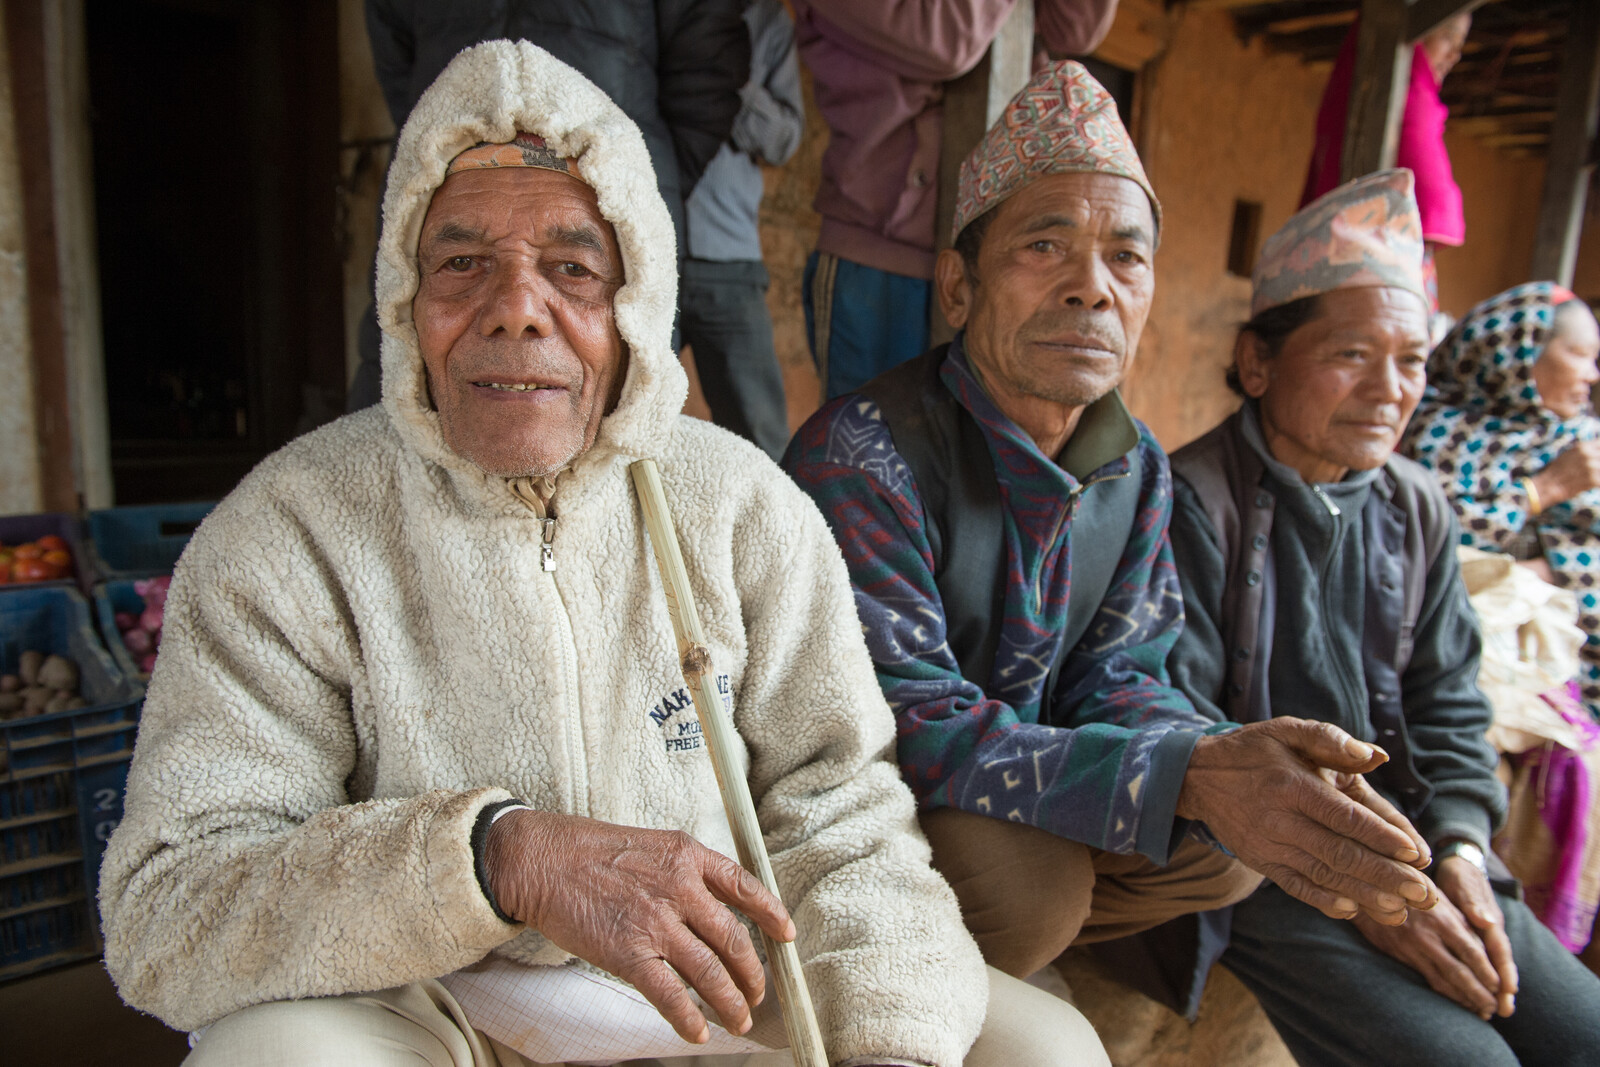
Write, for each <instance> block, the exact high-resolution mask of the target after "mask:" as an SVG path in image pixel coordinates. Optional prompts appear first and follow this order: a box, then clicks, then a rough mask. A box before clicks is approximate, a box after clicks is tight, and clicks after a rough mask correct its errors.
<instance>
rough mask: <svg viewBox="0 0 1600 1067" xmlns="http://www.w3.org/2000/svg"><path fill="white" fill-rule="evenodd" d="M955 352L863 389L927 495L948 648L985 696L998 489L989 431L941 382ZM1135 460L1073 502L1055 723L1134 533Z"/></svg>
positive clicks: (915, 362)
mask: <svg viewBox="0 0 1600 1067" xmlns="http://www.w3.org/2000/svg"><path fill="white" fill-rule="evenodd" d="M949 348H950V346H949V345H940V346H938V347H937V348H933V349H930V350H929V351H927V352H924V353H923V354H922V355H920V356H918V357H917V358H915V359H912V360H908V361H906V362H905V363H902V364H900V365H899V366H898V367H895V368H893V369H892V370H889V371H886V372H885V373H883V374H880V375H879V376H878V377H876V378H874V379H873V380H872V381H870V382H868V383H867V384H866V385H864V386H862V387H861V389H860V390H859V392H860V393H861V394H862V395H863V396H866V397H867V398H868V399H870V400H872V401H873V402H874V403H875V404H877V405H878V410H879V412H881V413H882V415H883V421H884V424H885V425H886V426H887V427H888V429H889V435H890V437H892V438H893V440H894V447H895V450H896V451H897V452H899V453H900V457H901V458H902V459H904V460H905V462H906V465H907V466H908V467H910V468H911V475H912V478H913V479H914V481H915V483H916V489H917V493H918V495H919V496H920V497H921V498H922V508H923V514H924V516H925V523H926V526H925V531H926V533H927V537H928V545H929V548H930V550H931V551H932V554H933V565H934V566H933V580H934V583H935V585H937V586H938V589H939V599H940V601H941V602H942V604H943V607H944V616H945V632H946V639H947V641H948V643H949V645H950V650H951V652H952V653H953V654H954V655H955V658H956V662H957V663H958V664H960V666H961V674H962V677H964V678H966V679H967V680H968V681H969V682H972V683H973V684H975V685H977V686H979V687H980V688H983V689H985V690H988V689H989V688H990V685H991V682H992V675H993V671H994V659H995V650H996V648H997V647H998V645H999V641H1000V627H1001V624H1002V622H1003V621H1004V616H1005V593H1006V547H1005V537H1004V531H1003V526H1002V513H1001V501H1000V485H999V481H998V480H997V479H996V477H995V473H994V463H993V460H992V457H991V456H990V453H989V445H988V441H987V440H986V439H985V438H984V435H983V430H982V428H981V427H980V426H979V425H978V422H977V420H976V419H974V418H973V417H972V414H971V412H969V411H967V409H966V408H964V407H962V406H961V403H960V401H958V400H957V399H956V397H955V395H954V394H953V393H951V391H950V390H949V389H948V388H946V387H945V384H944V382H943V380H942V379H941V378H940V377H939V368H940V367H941V366H943V365H944V361H945V357H946V355H947V354H948V352H949ZM1129 459H1130V461H1131V467H1130V470H1129V472H1128V473H1127V474H1125V475H1112V476H1109V477H1101V478H1093V477H1091V478H1089V479H1088V480H1086V481H1085V482H1083V483H1082V484H1081V485H1079V487H1078V488H1077V489H1076V490H1074V491H1073V495H1072V499H1071V501H1070V502H1069V505H1068V506H1069V511H1068V521H1067V522H1066V523H1064V524H1063V535H1064V536H1068V537H1070V538H1071V545H1072V548H1071V551H1072V571H1071V573H1072V586H1071V591H1070V597H1069V599H1068V602H1067V623H1066V628H1065V630H1064V631H1063V634H1062V641H1061V644H1060V645H1059V647H1058V649H1057V651H1056V655H1055V658H1054V660H1053V661H1052V663H1051V666H1050V672H1049V674H1048V675H1047V676H1046V679H1045V686H1044V691H1043V693H1042V694H1041V696H1040V700H1039V708H1040V713H1039V720H1040V721H1041V722H1050V721H1052V720H1053V719H1055V718H1056V716H1055V715H1054V707H1055V704H1054V695H1055V689H1056V682H1057V678H1058V676H1059V674H1060V670H1061V664H1062V661H1063V660H1064V659H1065V658H1066V653H1067V652H1068V651H1070V650H1071V649H1072V648H1074V647H1075V646H1076V645H1077V644H1078V642H1079V641H1080V640H1082V638H1083V636H1084V634H1085V633H1086V632H1087V631H1088V628H1089V624H1090V622H1091V621H1092V620H1093V618H1094V615H1095V612H1096V611H1098V610H1099V607H1100V602H1101V601H1102V600H1104V599H1105V595H1106V592H1107V591H1108V590H1109V589H1110V588H1111V582H1112V579H1113V578H1114V577H1115V575H1116V569H1117V563H1118V562H1119V561H1120V560H1121V558H1122V551H1123V548H1124V547H1125V546H1126V545H1127V542H1128V536H1129V534H1130V532H1131V531H1132V529H1133V522H1134V517H1135V514H1136V512H1137V510H1138V504H1139V484H1140V464H1139V454H1138V450H1137V448H1135V449H1134V451H1133V452H1132V453H1131V454H1130V455H1129ZM1070 710H1071V709H1065V711H1066V712H1070Z"/></svg>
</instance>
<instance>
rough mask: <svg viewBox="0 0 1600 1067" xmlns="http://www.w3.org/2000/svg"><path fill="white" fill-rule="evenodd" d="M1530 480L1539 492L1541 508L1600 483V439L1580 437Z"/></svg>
mask: <svg viewBox="0 0 1600 1067" xmlns="http://www.w3.org/2000/svg"><path fill="white" fill-rule="evenodd" d="M1530 480H1531V481H1532V482H1533V487H1534V489H1535V490H1537V491H1538V493H1539V506H1540V507H1541V508H1548V507H1550V506H1552V505H1554V504H1559V503H1561V502H1562V501H1565V500H1571V499H1572V498H1573V497H1575V496H1577V495H1578V494H1579V493H1582V492H1585V491H1587V490H1590V489H1594V488H1597V487H1600V441H1579V442H1578V443H1577V444H1575V445H1573V446H1571V447H1570V448H1568V449H1567V450H1566V451H1565V452H1563V453H1561V455H1559V456H1557V457H1556V458H1555V459H1554V460H1553V461H1552V462H1551V463H1550V465H1549V466H1548V467H1546V468H1544V470H1542V471H1540V472H1539V473H1538V474H1535V475H1534V476H1533V477H1532V479H1530Z"/></svg>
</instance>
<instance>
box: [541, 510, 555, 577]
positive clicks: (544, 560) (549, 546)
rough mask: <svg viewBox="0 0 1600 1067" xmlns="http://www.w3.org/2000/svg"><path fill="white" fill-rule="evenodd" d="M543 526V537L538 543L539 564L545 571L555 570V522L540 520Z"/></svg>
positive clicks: (552, 520)
mask: <svg viewBox="0 0 1600 1067" xmlns="http://www.w3.org/2000/svg"><path fill="white" fill-rule="evenodd" d="M539 521H540V522H542V523H543V524H544V537H543V538H542V539H541V540H540V541H539V563H540V565H541V566H543V567H544V569H545V570H547V571H553V570H555V569H556V553H555V546H554V542H555V539H556V520H554V519H540V520H539Z"/></svg>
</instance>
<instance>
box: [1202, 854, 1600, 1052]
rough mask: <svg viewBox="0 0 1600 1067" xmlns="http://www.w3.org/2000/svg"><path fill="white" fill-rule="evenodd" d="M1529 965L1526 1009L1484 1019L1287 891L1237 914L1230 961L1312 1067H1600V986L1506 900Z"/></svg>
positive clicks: (1522, 998) (1520, 1003) (1522, 991)
mask: <svg viewBox="0 0 1600 1067" xmlns="http://www.w3.org/2000/svg"><path fill="white" fill-rule="evenodd" d="M1498 900H1499V903H1500V908H1501V910H1502V911H1503V912H1504V913H1505V919H1506V932H1507V934H1509V935H1510V937H1511V946H1512V952H1513V953H1514V955H1515V958H1516V962H1517V974H1518V989H1519V992H1518V993H1517V1005H1516V1011H1515V1012H1513V1013H1512V1015H1511V1017H1510V1018H1509V1019H1502V1018H1500V1017H1499V1016H1495V1017H1494V1018H1493V1019H1492V1020H1491V1021H1489V1022H1484V1021H1483V1020H1481V1019H1479V1018H1478V1017H1477V1016H1476V1015H1474V1014H1472V1013H1471V1012H1470V1011H1468V1010H1466V1009H1465V1008H1463V1007H1461V1006H1460V1005H1458V1004H1456V1003H1455V1002H1454V1001H1452V1000H1447V999H1446V998H1444V997H1442V996H1440V995H1439V994H1438V993H1435V992H1434V991H1433V990H1432V989H1430V988H1429V987H1428V983H1427V981H1426V980H1425V979H1424V978H1423V977H1422V975H1420V974H1418V973H1417V972H1416V971H1414V970H1412V969H1411V968H1410V967H1407V966H1406V965H1405V964H1403V963H1401V962H1400V961H1399V960H1396V959H1393V958H1392V957H1390V956H1387V955H1385V954H1384V953H1382V952H1380V951H1378V949H1376V948H1374V947H1373V945H1372V944H1371V943H1370V942H1369V941H1367V939H1366V938H1365V937H1363V936H1361V932H1360V931H1359V930H1357V929H1356V928H1355V926H1354V925H1353V924H1351V923H1348V922H1342V921H1340V920H1337V919H1329V918H1328V917H1326V916H1325V915H1323V914H1322V913H1321V912H1319V911H1317V910H1316V909H1315V908H1312V907H1310V906H1309V905H1306V904H1302V903H1300V902H1299V901H1298V900H1295V899H1294V898H1293V897H1291V896H1289V895H1288V894H1287V893H1285V892H1284V891H1283V890H1281V889H1279V888H1278V887H1277V886H1275V885H1272V884H1271V883H1268V884H1266V885H1263V886H1262V887H1261V889H1260V890H1259V891H1258V892H1256V894H1255V895H1254V896H1252V897H1251V898H1250V899H1249V900H1246V901H1245V902H1244V903H1242V904H1239V905H1237V906H1236V907H1235V908H1234V910H1233V940H1232V942H1231V944H1230V946H1229V948H1228V951H1227V953H1226V954H1225V955H1224V956H1223V957H1222V962H1223V964H1224V965H1225V966H1226V967H1227V968H1228V969H1229V970H1231V971H1233V973H1234V974H1236V975H1238V976H1239V979H1240V980H1241V981H1243V982H1244V984H1245V985H1246V986H1248V987H1249V988H1250V991H1251V992H1252V993H1254V994H1255V995H1256V998H1257V999H1258V1000H1260V1001H1261V1006H1262V1008H1264V1009H1265V1010H1266V1013H1267V1016H1268V1018H1270V1019H1271V1020H1272V1025H1273V1026H1275V1027H1276V1028H1277V1030H1278V1033H1279V1035H1280V1036H1282V1038H1283V1041H1284V1044H1286V1045H1288V1046H1289V1051H1290V1052H1292V1053H1294V1058H1295V1060H1296V1061H1297V1062H1298V1063H1300V1064H1301V1065H1302V1067H1333V1065H1338V1067H1385V1065H1393V1067H1517V1065H1518V1064H1522V1065H1524V1067H1558V1065H1560V1067H1568V1065H1570V1067H1579V1065H1581V1064H1588V1065H1592V1064H1595V1063H1600V979H1597V978H1595V976H1594V975H1593V974H1591V973H1590V972H1589V971H1588V969H1587V968H1585V967H1584V966H1583V965H1582V964H1581V963H1579V962H1578V960H1577V959H1576V957H1574V956H1573V955H1572V954H1571V953H1569V952H1567V950H1566V949H1564V948H1562V947H1561V943H1560V942H1559V941H1557V940H1556V939H1555V935H1554V934H1552V933H1550V931H1549V930H1547V929H1545V927H1544V925H1543V924H1542V923H1540V922H1539V920H1538V919H1537V918H1535V917H1534V914H1533V912H1531V911H1529V910H1528V908H1527V906H1526V905H1524V904H1522V903H1521V902H1520V901H1517V900H1513V899H1512V898H1510V897H1507V896H1503V895H1500V896H1498Z"/></svg>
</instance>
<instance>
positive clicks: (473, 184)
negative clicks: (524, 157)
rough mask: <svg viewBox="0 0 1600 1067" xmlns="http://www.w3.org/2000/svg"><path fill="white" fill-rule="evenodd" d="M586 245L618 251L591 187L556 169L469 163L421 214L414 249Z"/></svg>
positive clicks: (613, 233) (612, 252) (612, 253)
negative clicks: (515, 243)
mask: <svg viewBox="0 0 1600 1067" xmlns="http://www.w3.org/2000/svg"><path fill="white" fill-rule="evenodd" d="M507 239H514V240H523V241H529V242H532V243H538V244H544V243H549V242H551V241H555V240H559V241H561V242H562V243H565V244H573V245H579V246H583V245H588V246H592V247H593V248H594V250H595V251H597V252H602V253H605V254H607V255H610V256H613V257H615V256H618V255H619V252H618V245H617V235H616V231H615V229H614V228H613V227H612V225H611V223H610V221H608V220H607V219H606V218H605V216H604V215H603V214H602V213H601V211H600V204H599V199H598V197H597V196H596V194H595V190H594V188H593V187H592V186H590V185H589V184H588V183H586V182H584V181H583V180H582V179H580V178H577V177H575V176H573V175H572V174H570V173H568V172H566V171H565V170H555V169H554V168H522V167H517V168H495V167H489V168H481V169H478V168H473V169H466V170H460V171H456V172H454V173H451V174H449V175H448V176H447V177H446V178H445V180H444V182H443V184H441V185H440V186H439V188H438V189H436V190H434V194H433V197H432V199H431V200H430V201H429V204H428V210H427V212H426V214H425V215H424V216H423V220H422V230H421V234H420V237H419V242H418V249H417V251H418V253H419V254H422V253H423V252H425V251H426V250H428V249H430V248H432V247H435V246H437V245H439V244H440V243H441V242H442V243H446V244H470V243H473V242H476V243H479V244H491V243H494V242H495V241H500V240H507Z"/></svg>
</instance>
